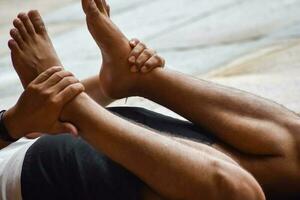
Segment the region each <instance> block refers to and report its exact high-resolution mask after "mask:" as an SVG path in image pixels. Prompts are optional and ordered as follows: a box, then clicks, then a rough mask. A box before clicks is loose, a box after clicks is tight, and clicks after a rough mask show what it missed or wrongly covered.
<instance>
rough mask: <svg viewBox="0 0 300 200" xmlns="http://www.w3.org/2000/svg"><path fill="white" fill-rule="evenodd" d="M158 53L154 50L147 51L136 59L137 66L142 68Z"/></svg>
mask: <svg viewBox="0 0 300 200" xmlns="http://www.w3.org/2000/svg"><path fill="white" fill-rule="evenodd" d="M155 54H156V52H155V51H154V50H152V49H145V50H144V51H143V52H142V53H141V54H140V55H139V57H138V58H137V59H136V62H135V63H136V66H137V67H138V68H139V70H140V68H141V67H142V66H143V65H144V64H145V62H146V61H147V60H148V59H150V58H151V57H152V56H154V55H155Z"/></svg>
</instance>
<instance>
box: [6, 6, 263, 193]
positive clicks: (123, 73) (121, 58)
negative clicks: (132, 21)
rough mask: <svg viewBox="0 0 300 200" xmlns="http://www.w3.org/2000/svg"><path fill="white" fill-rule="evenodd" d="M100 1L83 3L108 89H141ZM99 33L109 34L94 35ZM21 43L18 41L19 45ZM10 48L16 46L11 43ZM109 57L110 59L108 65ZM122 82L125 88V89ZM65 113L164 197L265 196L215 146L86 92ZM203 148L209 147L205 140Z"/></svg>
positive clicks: (88, 137) (112, 93)
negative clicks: (148, 125) (124, 114)
mask: <svg viewBox="0 0 300 200" xmlns="http://www.w3.org/2000/svg"><path fill="white" fill-rule="evenodd" d="M96 2H97V4H96V3H95V2H94V1H83V5H84V8H85V12H86V14H87V20H88V24H89V22H93V23H94V22H95V24H91V25H90V26H92V27H94V28H95V29H94V30H96V31H97V33H95V36H94V37H95V39H96V41H97V43H98V44H99V46H100V47H101V48H102V51H103V52H104V53H103V55H104V57H105V56H107V57H106V58H104V59H103V60H104V65H103V70H102V72H101V73H100V80H101V81H102V83H103V85H104V88H105V92H106V94H107V95H109V96H112V97H114V96H115V97H117V98H120V97H123V96H131V95H134V94H136V93H137V92H141V91H142V88H141V87H138V86H139V85H142V84H141V83H143V81H144V80H143V79H144V77H141V76H138V75H137V74H132V73H130V71H129V66H128V63H127V58H128V55H129V53H130V47H129V45H128V41H127V39H126V38H125V37H124V36H123V35H122V34H121V33H120V32H119V31H118V30H117V29H116V27H115V26H114V25H113V24H112V23H111V21H110V20H109V18H108V17H107V16H106V15H105V13H103V12H100V11H101V6H102V4H101V2H100V1H96ZM96 5H98V7H97V6H96ZM99 6H100V8H99ZM98 33H101V34H104V36H106V37H103V35H102V37H96V36H97V35H98ZM101 34H100V35H101ZM105 34H106V35H105ZM103 38H104V39H103ZM105 38H110V40H106V39H105ZM29 41H30V40H29ZM112 43H113V46H118V47H119V48H120V49H119V51H113V50H114V48H111V45H112ZM20 44H21V43H18V41H17V45H18V46H20ZM13 45H16V44H13ZM123 46H124V47H126V48H123ZM11 48H12V49H14V48H15V47H14V46H12V45H11ZM106 48H107V49H106ZM105 63H109V65H106V66H105ZM43 67H44V66H43V65H41V67H40V66H39V65H36V68H37V69H38V71H43V70H44V68H43ZM49 67H50V66H49ZM24 70H25V68H24ZM107 77H108V78H107ZM117 78H120V79H117ZM112 80H121V83H124V84H123V85H122V86H123V87H120V86H119V87H118V86H116V87H112V85H113V84H111V81H112ZM122 81H123V82H122ZM124 87H125V88H126V89H127V90H122V88H124ZM62 119H63V120H65V121H70V122H72V123H74V124H76V125H77V126H78V128H79V129H80V130H81V132H82V136H83V137H84V138H85V139H86V140H87V141H88V142H89V143H90V144H92V145H93V146H94V147H95V148H96V149H98V150H100V151H102V152H104V153H105V154H106V155H108V156H109V157H110V158H111V159H112V160H114V161H116V162H117V163H119V164H121V165H122V166H123V167H125V168H126V169H128V170H129V171H131V172H132V173H134V174H135V175H137V176H138V177H139V178H141V179H142V180H143V181H144V182H145V183H146V184H147V185H149V187H150V188H152V189H153V190H154V191H155V192H157V193H158V194H160V195H161V196H163V197H166V198H170V199H177V198H183V199H202V198H204V199H219V198H221V197H222V198H223V197H224V195H225V196H226V197H228V198H230V199H263V194H262V191H261V189H260V187H259V185H258V184H257V182H256V181H255V179H254V178H253V177H252V176H251V175H250V174H249V173H247V172H246V171H244V170H243V169H242V168H240V167H239V166H238V165H236V164H233V163H232V162H228V161H226V160H222V159H220V158H218V156H214V151H215V150H213V149H211V151H210V152H209V153H207V152H205V151H201V150H199V149H196V148H192V147H190V146H189V145H185V144H182V143H180V142H177V141H176V140H173V139H171V138H169V137H167V136H164V135H160V134H158V133H156V132H154V131H151V130H148V129H145V128H143V127H140V126H137V125H135V124H133V123H129V122H127V121H125V120H122V119H121V118H119V117H117V116H115V115H113V114H111V113H109V112H107V111H106V110H105V109H103V108H102V107H101V106H99V105H98V104H96V103H95V102H94V101H92V100H91V99H90V98H89V97H88V96H87V95H86V94H82V95H80V96H78V97H77V98H76V99H75V100H74V101H73V102H72V103H70V104H69V105H67V106H66V107H65V109H64V111H63V113H62ZM83 119H84V120H83ZM205 148H209V147H205V146H203V149H205ZM223 156H224V157H226V155H223ZM228 159H229V160H231V159H230V158H228ZM178 188H181V189H180V190H178ZM215 191H219V192H218V193H216V192H215ZM241 191H242V192H241Z"/></svg>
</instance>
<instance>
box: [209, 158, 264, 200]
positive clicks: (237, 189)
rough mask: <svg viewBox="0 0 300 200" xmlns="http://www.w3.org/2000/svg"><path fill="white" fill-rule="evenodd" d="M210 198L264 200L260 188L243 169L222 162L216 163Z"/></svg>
mask: <svg viewBox="0 0 300 200" xmlns="http://www.w3.org/2000/svg"><path fill="white" fill-rule="evenodd" d="M214 185H215V187H214V193H213V194H214V196H213V198H212V199H230V200H241V199H243V200H265V195H264V193H263V190H262V188H261V187H260V185H259V184H258V182H257V181H256V180H255V178H254V177H253V176H252V175H251V174H249V173H248V172H246V171H245V170H244V169H242V168H240V167H238V166H235V165H232V164H228V163H223V162H222V164H217V167H216V169H215V175H214Z"/></svg>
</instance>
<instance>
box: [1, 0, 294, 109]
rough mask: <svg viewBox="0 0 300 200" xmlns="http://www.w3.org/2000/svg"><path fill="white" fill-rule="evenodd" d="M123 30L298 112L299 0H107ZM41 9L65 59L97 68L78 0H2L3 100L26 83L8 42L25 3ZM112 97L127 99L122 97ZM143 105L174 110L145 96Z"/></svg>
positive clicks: (76, 66)
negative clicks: (20, 78)
mask: <svg viewBox="0 0 300 200" xmlns="http://www.w3.org/2000/svg"><path fill="white" fill-rule="evenodd" d="M108 2H109V3H110V5H111V7H112V18H113V21H114V22H115V23H116V24H117V25H118V26H119V27H120V28H121V30H122V31H124V32H125V34H126V35H127V36H128V37H129V38H131V37H138V38H140V39H141V40H143V41H145V42H146V43H147V44H148V45H149V46H150V47H152V48H155V49H156V50H157V51H158V52H159V53H160V54H161V55H162V56H164V57H165V58H166V60H167V65H168V67H169V68H171V69H175V70H178V71H181V72H184V73H187V74H190V75H193V76H197V77H200V78H205V79H208V80H212V81H215V82H217V83H221V84H225V85H229V86H232V87H236V88H239V89H243V90H246V91H250V92H253V93H255V94H258V95H261V96H264V97H267V98H270V99H272V100H274V101H276V102H278V103H281V104H283V105H285V106H287V107H288V108H290V109H292V110H294V111H296V112H300V93H299V88H300V76H299V75H300V68H299V64H300V58H299V53H300V12H299V10H300V0H251V1H249V0H210V1H205V0H197V1H195V0H152V1H148V0H147V1H146V0H126V1H123V0H109V1H108ZM31 8H32V9H39V10H40V11H41V12H42V15H43V17H44V18H45V21H46V24H47V27H48V30H49V32H50V35H51V38H52V39H53V43H54V45H55V47H56V49H57V52H58V54H59V55H60V58H61V59H62V61H63V63H64V65H65V67H66V68H68V69H69V70H71V71H73V72H74V73H75V74H76V75H77V76H78V77H79V78H85V77H88V76H90V75H93V74H95V73H98V71H99V65H100V62H101V60H100V56H99V51H98V49H97V47H96V45H95V43H94V41H93V40H92V38H91V37H90V35H89V33H88V31H87V29H86V25H85V20H84V15H83V13H82V10H81V5H80V1H79V0H51V1H46V0H26V1H19V0H0V11H1V12H0V19H1V21H0V46H1V49H0V66H1V67H0V82H1V84H0V91H1V94H0V95H1V96H0V107H1V108H7V107H8V106H11V105H13V104H14V103H15V101H16V99H17V97H18V95H19V94H20V93H21V91H22V89H21V87H20V84H19V82H18V79H17V76H16V75H15V74H14V71H13V69H12V67H11V62H10V57H9V49H8V48H7V47H6V46H7V45H6V43H7V40H8V39H9V36H8V32H9V29H10V28H11V27H12V26H11V21H12V20H13V18H14V16H16V14H17V12H19V11H28V10H29V9H31ZM114 105H124V101H123V100H122V101H118V102H116V103H115V104H114ZM127 105H138V106H144V107H148V108H151V109H153V110H156V111H159V112H164V113H167V114H172V113H170V112H169V111H168V110H166V109H164V108H162V107H160V106H158V105H156V104H154V103H152V102H149V101H147V100H144V99H141V98H130V99H129V101H128V102H127Z"/></svg>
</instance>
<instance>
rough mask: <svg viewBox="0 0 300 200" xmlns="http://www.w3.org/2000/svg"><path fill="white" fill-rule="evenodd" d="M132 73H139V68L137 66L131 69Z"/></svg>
mask: <svg viewBox="0 0 300 200" xmlns="http://www.w3.org/2000/svg"><path fill="white" fill-rule="evenodd" d="M131 72H134V73H136V72H138V68H137V66H136V65H133V66H132V67H131Z"/></svg>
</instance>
